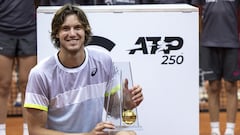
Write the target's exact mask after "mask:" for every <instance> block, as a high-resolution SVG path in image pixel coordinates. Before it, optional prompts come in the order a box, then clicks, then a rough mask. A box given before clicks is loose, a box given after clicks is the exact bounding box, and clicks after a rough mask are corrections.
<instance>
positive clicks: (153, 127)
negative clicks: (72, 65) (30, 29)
mask: <svg viewBox="0 0 240 135" xmlns="http://www.w3.org/2000/svg"><path fill="white" fill-rule="evenodd" d="M58 8H59V7H39V8H38V13H37V28H38V61H40V60H42V59H43V58H45V57H47V56H49V55H52V54H54V53H55V52H56V51H57V50H56V49H55V48H54V47H53V45H52V44H51V41H50V31H51V29H50V26H51V19H52V17H53V15H54V12H55V11H56V9H58ZM82 8H83V10H85V11H86V13H87V16H88V19H89V21H90V24H91V26H92V31H93V35H94V36H99V37H101V38H102V39H103V38H105V39H108V40H111V41H112V43H113V44H109V45H114V47H113V48H112V50H110V51H107V50H106V49H104V48H102V47H99V45H94V46H93V47H96V48H99V49H102V50H104V51H106V52H107V53H110V55H111V56H112V58H113V60H114V61H130V62H131V66H132V70H133V71H132V72H133V81H134V83H135V84H140V85H141V86H142V87H143V93H144V101H143V102H142V104H141V105H140V106H139V107H138V114H139V121H140V125H141V126H142V127H143V130H141V131H137V133H138V135H156V134H157V135H160V134H163V135H199V103H198V99H199V98H198V96H199V95H198V91H199V85H198V83H199V68H198V57H199V56H198V10H197V8H195V7H192V6H190V5H185V4H179V5H168V4H166V5H129V6H83V7H82ZM181 41H183V43H182V44H181ZM99 44H101V43H99ZM169 45H170V46H169ZM181 45H182V46H181ZM137 48H139V49H138V50H135V51H134V49H137ZM130 50H132V53H131V54H129V53H130ZM163 50H165V51H163ZM167 50H169V51H167ZM151 51H152V52H151Z"/></svg>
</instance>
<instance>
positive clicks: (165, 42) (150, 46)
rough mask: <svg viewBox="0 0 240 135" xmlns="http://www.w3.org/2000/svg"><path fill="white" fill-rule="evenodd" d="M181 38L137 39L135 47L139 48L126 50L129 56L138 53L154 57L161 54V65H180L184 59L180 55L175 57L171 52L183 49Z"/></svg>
mask: <svg viewBox="0 0 240 135" xmlns="http://www.w3.org/2000/svg"><path fill="white" fill-rule="evenodd" d="M183 43H184V42H183V38H181V37H139V38H138V39H137V41H136V42H135V45H137V46H140V47H138V48H135V49H131V50H128V51H129V54H130V55H134V54H135V53H136V52H140V53H142V54H144V55H149V54H150V55H154V54H157V53H160V52H163V55H162V59H160V60H161V64H163V65H169V64H182V63H183V61H184V57H183V55H182V54H180V55H176V54H175V53H172V52H173V51H179V50H180V49H181V48H182V47H183Z"/></svg>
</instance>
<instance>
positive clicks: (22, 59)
mask: <svg viewBox="0 0 240 135" xmlns="http://www.w3.org/2000/svg"><path fill="white" fill-rule="evenodd" d="M0 4H1V8H0V69H1V70H0V135H6V118H7V111H8V107H7V104H8V99H9V95H10V90H11V82H12V73H13V70H14V67H15V66H14V65H15V64H17V67H18V68H17V69H18V71H17V72H18V85H19V86H18V88H19V90H20V91H21V92H22V94H21V95H22V101H24V95H25V94H24V93H25V89H26V85H27V80H28V74H29V72H30V69H31V68H32V67H33V66H34V65H36V62H37V56H36V55H37V44H36V42H37V39H36V14H35V13H36V12H35V3H34V0H30V1H26V0H1V1H0ZM15 60H16V61H15ZM23 118H24V124H23V134H24V135H28V129H27V124H26V118H25V110H24V109H23Z"/></svg>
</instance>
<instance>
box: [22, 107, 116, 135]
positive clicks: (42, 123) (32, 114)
mask: <svg viewBox="0 0 240 135" xmlns="http://www.w3.org/2000/svg"><path fill="white" fill-rule="evenodd" d="M25 109H26V112H27V122H28V130H29V135H97V134H99V135H100V134H101V135H102V134H104V131H103V129H105V128H109V129H113V128H114V125H113V124H112V123H110V122H100V123H98V124H97V125H96V127H95V128H94V129H92V131H90V132H89V133H63V132H60V131H56V130H51V129H47V128H46V123H47V112H46V111H42V110H38V109H31V108H25Z"/></svg>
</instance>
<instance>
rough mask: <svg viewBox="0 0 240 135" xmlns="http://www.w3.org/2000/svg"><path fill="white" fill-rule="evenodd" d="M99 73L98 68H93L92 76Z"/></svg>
mask: <svg viewBox="0 0 240 135" xmlns="http://www.w3.org/2000/svg"><path fill="white" fill-rule="evenodd" d="M96 73H97V68H93V70H92V72H91V76H95V75H96Z"/></svg>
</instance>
